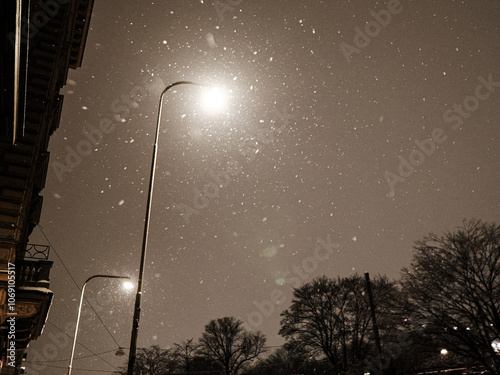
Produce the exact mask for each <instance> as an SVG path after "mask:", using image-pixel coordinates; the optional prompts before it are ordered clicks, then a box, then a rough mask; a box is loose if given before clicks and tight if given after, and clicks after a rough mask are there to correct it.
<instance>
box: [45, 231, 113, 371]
mask: <svg viewBox="0 0 500 375" xmlns="http://www.w3.org/2000/svg"><path fill="white" fill-rule="evenodd" d="M38 228H39V229H40V232H41V233H42V235H43V237H44V238H45V240H46V241H47V243H48V244H49V245H50V247H51V249H52V250H53V252H54V253H55V254H56V256H57V259H59V261H60V262H61V264H62V266H63V267H64V269H65V270H66V272H67V273H68V275H69V277H70V278H71V280H73V283H74V284H75V285H76V287H77V288H78V290H80V292H81V291H82V288H81V287H80V286H79V285H78V283H77V282H76V280H75V278H74V277H73V275H72V274H71V272H70V271H69V269H68V267H66V264H65V263H64V261H63V260H62V258H61V257H60V256H59V254H58V253H57V251H56V249H55V247H54V245H52V243H51V241H50V240H49V238H48V237H47V235H46V234H45V232H44V230H43V227H42V226H41V225H40V224H38ZM84 298H85V301H86V302H87V303H88V305H89V306H90V308H91V309H92V311H93V312H94V314H95V315H96V317H97V318H98V319H99V321H100V322H101V324H102V326H103V327H104V328H105V330H106V332H108V334H109V336H110V337H111V338H112V339H113V341H114V342H115V344H116V345H117V346H118V347H119V348H121V347H122V346H121V345H120V344H119V343H118V341H116V339H115V337H114V336H113V335H112V334H111V332H110V330H109V329H108V327H106V325H105V324H104V322H103V320H102V319H101V317H100V316H99V314H98V313H97V311H96V310H95V308H94V306H92V304H91V303H90V301H89V300H88V299H87V297H84ZM47 322H49V323H50V324H52V325H53V326H54V327H56V328H57V329H59V330H60V331H61V332H63V333H64V334H65V335H67V336H69V335H68V334H67V333H66V332H64V331H63V330H61V329H60V328H59V327H57V326H56V325H55V324H54V323H51V322H50V321H49V320H47ZM69 337H71V336H69ZM71 338H72V337H71ZM77 342H78V343H79V344H80V345H82V346H83V347H84V348H85V349H87V350H89V351H90V352H91V353H93V354H94V355H96V356H97V357H98V358H100V359H101V360H102V361H104V362H106V363H108V362H107V361H106V360H104V359H102V358H101V357H99V356H98V355H97V354H95V353H94V352H93V351H92V350H90V349H89V348H87V347H85V346H84V345H83V344H82V343H81V342H79V341H78V340H77ZM108 364H109V363H108ZM110 365H111V364H110ZM111 366H112V367H113V368H116V367H114V366H113V365H111Z"/></svg>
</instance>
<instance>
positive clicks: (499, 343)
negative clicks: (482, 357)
mask: <svg viewBox="0 0 500 375" xmlns="http://www.w3.org/2000/svg"><path fill="white" fill-rule="evenodd" d="M491 347H492V348H493V350H494V351H495V353H500V339H495V340H493V342H492V343H491Z"/></svg>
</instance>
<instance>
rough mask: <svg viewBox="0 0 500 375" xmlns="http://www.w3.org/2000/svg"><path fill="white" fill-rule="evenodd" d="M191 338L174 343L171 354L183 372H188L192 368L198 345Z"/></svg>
mask: <svg viewBox="0 0 500 375" xmlns="http://www.w3.org/2000/svg"><path fill="white" fill-rule="evenodd" d="M193 340H194V339H189V340H186V341H183V342H181V343H180V344H174V353H173V356H174V358H175V359H176V363H177V366H178V368H179V369H180V370H181V371H183V372H190V371H191V370H192V366H193V362H194V360H195V358H196V350H197V348H198V345H196V344H195V343H194V342H193Z"/></svg>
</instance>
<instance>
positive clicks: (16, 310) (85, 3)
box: [0, 0, 93, 375]
mask: <svg viewBox="0 0 500 375" xmlns="http://www.w3.org/2000/svg"><path fill="white" fill-rule="evenodd" d="M92 8H93V0H2V1H0V28H1V40H0V49H1V51H0V77H1V79H0V111H1V113H0V360H1V364H0V374H2V375H3V374H18V373H22V372H23V371H22V369H21V366H22V359H23V357H24V355H25V349H26V347H27V345H28V343H29V342H30V341H31V340H36V339H37V338H38V337H39V336H40V334H41V333H42V330H43V327H44V325H45V322H46V320H47V317H48V313H49V309H50V305H51V301H52V296H53V293H52V291H51V290H50V289H49V273H50V268H51V266H52V262H51V261H50V260H48V255H49V248H48V247H47V246H39V245H30V244H28V239H29V236H30V234H31V232H32V231H33V228H34V227H35V226H36V225H37V224H38V222H39V220H40V214H41V210H42V203H43V197H42V196H41V195H40V192H41V191H42V189H43V188H44V185H45V180H46V178H47V169H48V165H49V153H48V151H47V147H48V144H49V139H50V136H51V135H52V134H53V133H54V131H55V130H56V129H57V128H58V127H59V121H60V117H61V110H62V105H63V96H62V95H60V94H59V90H60V89H61V87H63V86H64V85H65V84H66V79H67V76H68V70H69V68H72V69H76V68H78V67H80V66H81V63H82V57H83V52H84V48H85V41H86V38H87V32H88V28H89V23H90V16H91V13H92ZM9 287H11V288H9ZM13 318H14V319H13Z"/></svg>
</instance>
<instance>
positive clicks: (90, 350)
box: [47, 320, 118, 370]
mask: <svg viewBox="0 0 500 375" xmlns="http://www.w3.org/2000/svg"><path fill="white" fill-rule="evenodd" d="M47 323H50V324H51V325H52V326H53V327H55V328H57V329H58V330H59V331H61V332H62V333H64V334H65V335H66V336H68V337H69V338H72V337H71V336H70V335H68V334H67V333H66V332H64V331H63V330H62V329H61V328H59V327H58V326H56V325H55V324H54V323H52V322H49V321H48V320H47ZM77 342H78V340H77ZM80 345H81V346H83V347H84V348H85V349H87V350H88V351H89V352H91V353H92V354H93V355H94V356H96V357H97V358H99V359H100V360H101V361H103V362H104V363H106V364H108V365H110V366H111V367H113V368H114V369H115V370H118V369H117V368H116V367H115V366H113V365H112V364H111V363H109V362H108V361H106V360H105V359H104V358H102V357H101V356H100V355H99V354H97V353H94V351H93V350H92V349H89V348H87V347H86V346H85V345H83V344H82V343H80Z"/></svg>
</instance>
